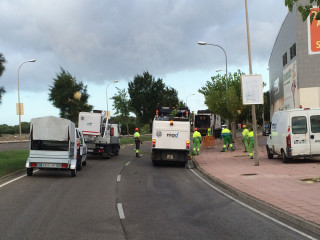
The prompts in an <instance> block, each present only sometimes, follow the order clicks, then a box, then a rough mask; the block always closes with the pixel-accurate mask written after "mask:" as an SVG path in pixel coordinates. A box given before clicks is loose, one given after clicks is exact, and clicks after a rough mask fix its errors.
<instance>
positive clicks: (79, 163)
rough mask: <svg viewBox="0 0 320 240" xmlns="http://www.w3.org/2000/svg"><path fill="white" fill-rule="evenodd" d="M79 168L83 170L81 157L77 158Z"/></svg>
mask: <svg viewBox="0 0 320 240" xmlns="http://www.w3.org/2000/svg"><path fill="white" fill-rule="evenodd" d="M77 170H78V171H81V170H82V163H81V158H80V159H79V160H77Z"/></svg>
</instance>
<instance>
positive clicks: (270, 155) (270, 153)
mask: <svg viewBox="0 0 320 240" xmlns="http://www.w3.org/2000/svg"><path fill="white" fill-rule="evenodd" d="M267 154H268V159H273V154H272V152H271V151H270V148H269V147H268V146H267Z"/></svg>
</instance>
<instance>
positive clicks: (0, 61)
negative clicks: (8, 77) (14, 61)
mask: <svg viewBox="0 0 320 240" xmlns="http://www.w3.org/2000/svg"><path fill="white" fill-rule="evenodd" d="M5 63H6V59H5V57H4V56H3V55H2V53H0V77H1V76H2V74H3V72H4V71H5V70H6V68H5V66H4V64H5ZM5 92H6V90H5V89H4V87H0V104H1V103H2V95H3V94H4V93H5Z"/></svg>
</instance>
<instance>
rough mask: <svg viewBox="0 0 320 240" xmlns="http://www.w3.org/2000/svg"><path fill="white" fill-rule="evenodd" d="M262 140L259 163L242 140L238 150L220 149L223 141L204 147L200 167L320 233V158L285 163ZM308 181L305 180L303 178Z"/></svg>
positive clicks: (229, 186) (267, 207)
mask: <svg viewBox="0 0 320 240" xmlns="http://www.w3.org/2000/svg"><path fill="white" fill-rule="evenodd" d="M258 139H259V166H254V160H253V159H250V158H249V153H244V152H243V150H244V146H243V144H242V142H241V140H239V139H237V140H238V141H237V142H236V143H235V147H236V150H235V151H234V152H231V151H230V150H228V151H226V152H220V150H221V148H222V141H221V140H220V139H216V145H215V147H214V148H213V149H202V151H201V152H200V155H199V156H196V157H195V163H196V165H197V166H198V168H199V169H200V170H201V171H202V172H204V173H205V174H206V175H209V176H210V177H211V178H212V179H213V180H215V181H216V182H218V183H220V184H221V185H223V186H224V187H225V188H227V189H228V190H230V191H232V192H235V193H238V195H239V193H241V194H243V193H244V194H243V195H245V196H246V197H248V196H250V199H254V200H255V201H256V202H259V205H263V209H265V210H267V211H269V212H271V213H272V214H276V215H277V216H279V217H281V218H284V219H285V220H287V221H290V222H293V223H295V224H297V225H299V226H301V227H303V228H305V229H308V230H310V231H312V232H314V233H317V234H320V182H313V181H306V179H312V178H320V161H312V160H297V161H296V162H292V163H289V164H284V163H282V159H281V158H280V157H277V156H274V159H268V158H267V151H266V147H265V144H266V139H267V137H266V136H262V135H261V134H260V135H259V136H258ZM302 180H304V181H302ZM252 197H253V198H252Z"/></svg>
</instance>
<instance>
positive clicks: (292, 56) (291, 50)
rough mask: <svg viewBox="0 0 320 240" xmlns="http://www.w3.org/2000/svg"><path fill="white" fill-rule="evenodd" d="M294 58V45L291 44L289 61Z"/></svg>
mask: <svg viewBox="0 0 320 240" xmlns="http://www.w3.org/2000/svg"><path fill="white" fill-rule="evenodd" d="M295 56H296V44H293V45H292V46H291V48H290V59H292V58H294V57H295Z"/></svg>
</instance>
